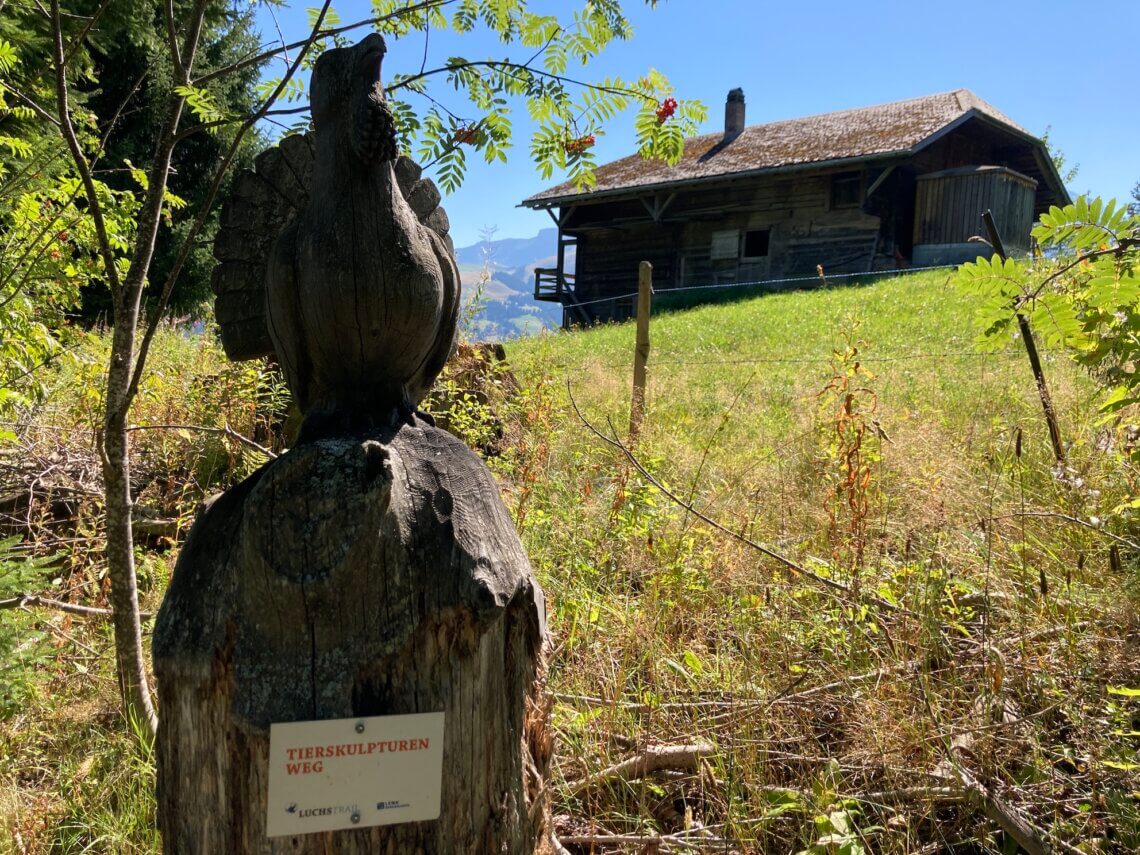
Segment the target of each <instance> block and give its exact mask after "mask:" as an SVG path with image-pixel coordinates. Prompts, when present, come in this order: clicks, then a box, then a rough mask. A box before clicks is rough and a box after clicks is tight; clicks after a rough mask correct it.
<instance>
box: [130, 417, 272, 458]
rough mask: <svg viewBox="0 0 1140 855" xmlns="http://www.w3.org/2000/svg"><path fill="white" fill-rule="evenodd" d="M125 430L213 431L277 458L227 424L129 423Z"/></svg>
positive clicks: (269, 456)
mask: <svg viewBox="0 0 1140 855" xmlns="http://www.w3.org/2000/svg"><path fill="white" fill-rule="evenodd" d="M127 430H128V431H136V430H192V431H197V432H199V433H215V434H220V435H221V436H227V437H229V438H230V439H232V440H235V441H236V442H240V443H241V444H242V445H244V446H247V447H249V448H252V449H253V450H254V451H257V452H260V453H261V454H264V455H265V456H266V457H268V458H269V459H270V460H276V459H277V453H276V452H273V451H270V450H269V449H268V448H266V447H265V446H263V445H260V444H259V443H256V442H254V441H253V440H252V439H250V438H249V437H246V436H242V435H241V434H240V433H238V432H237V431H236V430H234V429H233V428H232V427H230V426H229V425H226V426H225V427H220V428H216V427H206V426H205V425H131V426H130V427H128V428H127Z"/></svg>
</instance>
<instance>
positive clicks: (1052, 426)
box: [982, 210, 1065, 463]
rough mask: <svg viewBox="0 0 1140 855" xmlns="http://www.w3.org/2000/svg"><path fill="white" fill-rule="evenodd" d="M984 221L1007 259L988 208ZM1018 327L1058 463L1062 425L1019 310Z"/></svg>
mask: <svg viewBox="0 0 1140 855" xmlns="http://www.w3.org/2000/svg"><path fill="white" fill-rule="evenodd" d="M982 222H983V223H985V225H986V231H987V232H989V238H990V245H991V246H993V248H994V252H996V253H997V254H998V257H999V258H1000V259H1001V260H1002V261H1005V257H1006V256H1005V245H1004V244H1003V243H1002V241H1001V235H1000V234H999V233H998V228H997V223H996V222H994V215H993V213H992V212H991V211H989V210H987V211H986V212H985V213H984V214H982ZM1017 327H1018V329H1019V330H1021V340H1022V341H1023V342H1024V343H1025V352H1026V354H1027V355H1028V356H1029V367H1030V368H1032V369H1033V379H1034V381H1035V382H1036V383H1037V395H1038V397H1040V398H1041V409H1042V410H1044V411H1045V424H1046V425H1048V427H1049V441H1050V442H1051V443H1052V444H1053V456H1054V457H1055V458H1056V459H1057V462H1058V463H1064V462H1065V447H1064V446H1063V445H1062V444H1061V426H1060V424H1058V422H1057V411H1056V410H1054V409H1053V399H1052V397H1050V395H1049V386H1048V384H1047V383H1046V382H1045V370H1044V369H1043V368H1042V367H1041V357H1040V356H1039V355H1038V354H1037V342H1036V341H1034V339H1033V330H1032V329H1030V327H1029V318H1027V317H1025V314H1024V313H1023V312H1017Z"/></svg>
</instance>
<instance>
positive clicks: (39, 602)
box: [0, 594, 154, 620]
mask: <svg viewBox="0 0 1140 855" xmlns="http://www.w3.org/2000/svg"><path fill="white" fill-rule="evenodd" d="M29 607H32V608H42V609H55V610H56V611H60V612H67V613H68V614H72V615H81V616H83V617H103V618H106V617H111V615H112V612H111V610H110V609H101V608H97V607H95V606H81V605H79V604H78V603H65V602H63V601H62V600H53V599H51V598H49V597H41V596H39V595H38V594H19V595H17V596H15V597H9V598H7V599H4V600H0V611H3V610H5V609H23V608H29ZM153 617H154V612H139V618H140V619H141V620H150V619H151V618H153Z"/></svg>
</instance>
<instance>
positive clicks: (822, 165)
mask: <svg viewBox="0 0 1140 855" xmlns="http://www.w3.org/2000/svg"><path fill="white" fill-rule="evenodd" d="M916 150H917V149H900V150H898V151H885V152H876V153H875V154H868V155H860V156H857V157H837V158H831V159H830V160H812V161H808V162H806V163H792V164H787V165H784V166H765V167H762V168H760V169H745V170H741V171H740V172H721V173H718V174H716V175H705V176H701V177H700V178H682V179H679V180H677V181H657V182H654V183H651V184H636V185H633V186H629V187H614V188H612V189H609V190H597V191H593V190H591V191H587V192H585V193H571V194H568V195H564V196H551V197H549V198H545V199H536V198H535V197H533V196H532V197H531V198H529V199H523V200H522V201H521V202H519V203H518V205H516V206H515V207H516V208H531V209H533V210H536V211H537V210H541V209H543V208H558V207H561V206H562V205H565V204H567V203H577V204H584V203H588V202H593V201H595V200H599V199H603V200H608V199H616V198H621V197H627V198H636V197H638V196H641V195H644V194H645V193H646V192H659V191H661V190H676V189H678V188H681V187H691V186H694V185H697V184H714V183H716V182H718V181H735V180H737V179H739V178H750V177H752V176H755V175H771V174H776V173H781V172H803V171H804V170H808V169H829V168H830V167H832V166H844V165H848V166H849V165H853V164H856V163H870V162H873V161H878V160H890V159H891V158H895V157H905V156H906V155H908V154H913V153H914V151H916Z"/></svg>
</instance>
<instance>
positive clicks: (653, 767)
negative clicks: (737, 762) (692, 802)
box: [570, 742, 716, 796]
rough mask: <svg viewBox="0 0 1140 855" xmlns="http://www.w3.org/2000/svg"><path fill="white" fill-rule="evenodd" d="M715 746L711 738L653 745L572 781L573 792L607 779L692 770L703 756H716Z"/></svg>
mask: <svg viewBox="0 0 1140 855" xmlns="http://www.w3.org/2000/svg"><path fill="white" fill-rule="evenodd" d="M715 750H716V749H714V748H713V746H712V745H711V744H710V743H708V742H695V743H693V744H692V745H650V746H647V747H646V748H645V750H644V751H642V752H641V753H640V754H635V755H634V756H633V757H627V758H626V759H625V760H622V761H621V762H620V763H615V764H614V765H613V766H608V767H606V768H605V769H603V770H602V771H600V772H598V773H596V774H594V775H589V776H587V777H585V778H583V779H582V780H581V781H577V782H574V783H572V784H571V785H570V786H571V792H572V793H573V794H574V795H575V796H579V795H581V794H582V793H584V792H585V791H586V790H588V789H590V788H591V787H594V786H597V785H598V784H602V783H605V782H607V781H613V780H621V781H632V780H636V779H638V778H644V777H645V776H646V775H649V774H651V773H653V772H657V771H660V770H663V769H674V770H676V769H681V770H691V769H694V768H696V767H697V765H698V764H699V763H700V761H701V759H702V758H704V757H710V756H712V754H713V753H714V752H715Z"/></svg>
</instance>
